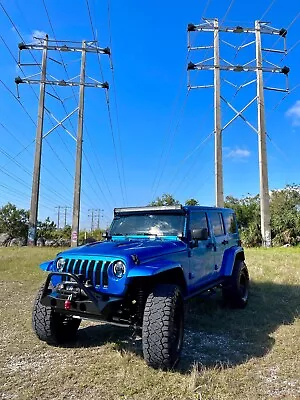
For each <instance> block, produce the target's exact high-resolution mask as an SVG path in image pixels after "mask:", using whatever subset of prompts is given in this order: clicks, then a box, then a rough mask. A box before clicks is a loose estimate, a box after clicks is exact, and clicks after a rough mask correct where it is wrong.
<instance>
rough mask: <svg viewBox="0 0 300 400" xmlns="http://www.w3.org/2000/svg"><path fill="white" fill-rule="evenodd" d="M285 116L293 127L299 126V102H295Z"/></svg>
mask: <svg viewBox="0 0 300 400" xmlns="http://www.w3.org/2000/svg"><path fill="white" fill-rule="evenodd" d="M285 115H286V116H287V117H288V118H290V119H291V120H292V125H293V126H300V100H297V101H296V103H295V104H294V105H293V106H292V107H291V108H289V109H288V110H287V112H286V113H285Z"/></svg>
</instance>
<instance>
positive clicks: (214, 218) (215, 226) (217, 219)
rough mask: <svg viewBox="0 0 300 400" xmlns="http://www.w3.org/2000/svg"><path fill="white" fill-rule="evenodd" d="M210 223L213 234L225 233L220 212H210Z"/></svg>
mask: <svg viewBox="0 0 300 400" xmlns="http://www.w3.org/2000/svg"><path fill="white" fill-rule="evenodd" d="M210 223H211V226H212V230H213V233H214V235H215V236H221V235H225V231H224V225H223V218H222V214H221V213H218V212H212V213H211V214H210Z"/></svg>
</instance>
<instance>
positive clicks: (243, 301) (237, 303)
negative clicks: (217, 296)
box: [223, 260, 249, 308]
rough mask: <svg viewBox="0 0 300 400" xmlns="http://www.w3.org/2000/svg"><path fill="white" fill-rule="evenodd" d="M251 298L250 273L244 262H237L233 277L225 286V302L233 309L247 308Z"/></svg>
mask: <svg viewBox="0 0 300 400" xmlns="http://www.w3.org/2000/svg"><path fill="white" fill-rule="evenodd" d="M248 297H249V273H248V269H247V266H246V264H245V263H244V261H242V260H236V262H235V264H234V267H233V271H232V275H231V276H230V277H228V278H227V280H226V281H225V282H224V285H223V300H224V303H225V305H229V306H230V307H232V308H245V307H246V305H247V303H248Z"/></svg>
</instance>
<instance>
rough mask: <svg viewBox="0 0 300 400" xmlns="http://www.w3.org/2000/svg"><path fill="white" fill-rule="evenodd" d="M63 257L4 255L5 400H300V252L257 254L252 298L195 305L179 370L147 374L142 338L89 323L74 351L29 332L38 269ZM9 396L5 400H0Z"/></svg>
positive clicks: (1, 363)
mask: <svg viewBox="0 0 300 400" xmlns="http://www.w3.org/2000/svg"><path fill="white" fill-rule="evenodd" d="M56 252H57V249H41V248H36V249H27V248H0V274H1V275H0V276H1V279H0V321H1V324H0V326H1V329H0V371H1V373H0V398H1V399H5V400H6V399H52V398H55V399H81V398H84V399H85V398H87V399H101V400H115V399H116V400H117V399H120V400H121V399H122V400H126V399H127V400H128V399H139V400H150V399H153V400H154V399H155V400H156V399H161V400H167V399H168V400H169V399H176V400H177V399H184V400H193V399H195V400H196V399H198V400H199V399H202V400H206V399H212V400H219V399H220V400H223V399H243V400H244V399H251V400H256V399H299V398H300V374H299V371H300V368H299V366H300V356H299V354H300V339H299V337H300V320H299V306H300V249H299V248H288V249H268V250H266V249H249V250H247V251H246V258H247V265H248V268H249V272H250V276H251V281H252V285H251V298H250V301H249V305H248V307H247V308H246V309H245V310H229V309H225V308H223V307H222V305H221V301H220V295H219V294H217V295H216V296H214V297H211V298H209V299H207V300H205V301H203V300H201V299H199V298H197V299H193V300H192V301H191V302H190V303H189V304H188V305H187V313H186V331H185V344H184V350H183V357H182V361H181V362H180V363H179V365H178V368H177V370H176V371H170V372H163V371H156V370H153V369H151V368H149V367H147V366H146V364H145V362H144V361H143V359H142V354H141V341H140V338H138V337H135V336H132V332H131V331H129V330H126V329H122V328H116V327H112V326H109V325H105V324H100V325H99V324H95V323H90V322H84V323H82V325H81V329H80V330H79V332H78V339H77V341H76V343H75V344H73V345H72V346H70V347H67V348H66V347H65V348H62V347H50V346H48V345H46V344H45V343H43V342H40V341H39V340H38V339H37V338H36V337H35V336H34V334H33V333H32V330H31V306H32V301H33V299H34V296H35V293H36V291H37V289H38V288H39V286H40V285H41V284H42V282H43V280H44V279H45V275H44V273H43V272H42V271H40V270H39V268H38V267H37V265H38V264H39V263H40V262H41V261H44V260H46V259H51V258H52V257H53V256H54V255H55V253H56ZM1 396H2V397H1Z"/></svg>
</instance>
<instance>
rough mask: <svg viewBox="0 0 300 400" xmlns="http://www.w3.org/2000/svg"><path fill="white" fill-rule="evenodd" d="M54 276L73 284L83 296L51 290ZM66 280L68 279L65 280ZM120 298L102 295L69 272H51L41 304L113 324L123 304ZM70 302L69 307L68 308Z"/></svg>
mask: <svg viewBox="0 0 300 400" xmlns="http://www.w3.org/2000/svg"><path fill="white" fill-rule="evenodd" d="M53 276H60V277H61V279H62V280H65V281H67V283H69V284H70V283H72V282H74V284H75V285H76V287H78V288H79V289H80V291H81V292H80V293H81V295H76V294H74V293H72V292H70V293H69V294H66V293H65V292H64V293H61V292H60V291H58V290H56V287H54V288H53V289H50V288H49V285H50V282H51V279H52V277H53ZM64 278H66V279H64ZM122 300H123V299H122V298H120V297H111V296H109V295H107V294H100V293H97V292H95V291H94V290H93V287H91V286H88V285H87V284H86V283H85V282H84V281H83V279H82V276H81V275H75V274H71V273H69V272H50V273H49V274H48V276H47V279H46V282H45V286H44V290H43V293H42V296H41V300H40V302H41V304H42V305H44V306H46V307H51V308H53V309H54V310H56V311H57V312H60V313H64V314H68V315H73V316H78V317H80V318H86V319H99V320H105V321H108V322H110V321H111V322H113V315H114V314H115V312H116V310H117V309H118V308H119V307H120V304H121V302H122ZM66 301H68V307H66Z"/></svg>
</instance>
